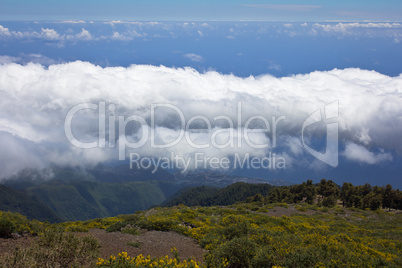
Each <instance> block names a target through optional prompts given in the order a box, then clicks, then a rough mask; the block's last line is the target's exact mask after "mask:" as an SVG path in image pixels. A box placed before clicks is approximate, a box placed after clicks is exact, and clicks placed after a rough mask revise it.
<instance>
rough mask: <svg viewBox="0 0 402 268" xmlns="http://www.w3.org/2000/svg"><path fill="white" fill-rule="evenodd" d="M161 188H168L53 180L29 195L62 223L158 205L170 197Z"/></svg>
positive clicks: (154, 184) (152, 184)
mask: <svg viewBox="0 0 402 268" xmlns="http://www.w3.org/2000/svg"><path fill="white" fill-rule="evenodd" d="M161 186H166V185H165V184H161V183H160V182H157V181H146V182H144V181H143V182H126V183H101V182H91V181H81V180H77V181H72V182H71V183H64V182H62V181H51V182H48V183H44V184H41V185H39V186H35V187H31V188H28V189H27V192H28V193H29V195H30V196H32V197H34V196H36V197H37V198H38V199H39V200H41V201H42V202H44V203H46V204H49V206H50V208H51V209H52V210H53V211H54V212H55V213H56V214H57V215H59V216H60V218H62V219H63V220H70V221H75V220H87V219H92V218H100V217H108V216H115V215H118V214H128V213H134V212H135V211H136V210H144V209H147V208H149V207H151V206H154V205H158V204H160V203H162V202H163V201H164V200H165V199H166V198H167V197H168V196H169V192H167V191H165V192H164V191H163V190H162V188H161ZM171 187H172V188H174V187H173V186H172V185H171ZM175 190H177V188H176V189H175Z"/></svg>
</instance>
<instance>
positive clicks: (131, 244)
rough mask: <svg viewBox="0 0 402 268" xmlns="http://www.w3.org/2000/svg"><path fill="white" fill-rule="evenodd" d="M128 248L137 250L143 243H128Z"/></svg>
mask: <svg viewBox="0 0 402 268" xmlns="http://www.w3.org/2000/svg"><path fill="white" fill-rule="evenodd" d="M127 246H130V247H135V248H140V247H141V242H138V241H135V242H128V243H127Z"/></svg>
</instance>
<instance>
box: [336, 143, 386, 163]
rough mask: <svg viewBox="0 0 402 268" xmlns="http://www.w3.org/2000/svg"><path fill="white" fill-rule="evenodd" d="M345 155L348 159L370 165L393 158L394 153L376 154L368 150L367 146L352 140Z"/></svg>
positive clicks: (347, 145)
mask: <svg viewBox="0 0 402 268" xmlns="http://www.w3.org/2000/svg"><path fill="white" fill-rule="evenodd" d="M343 155H344V156H345V157H346V159H348V160H352V161H357V162H360V163H365V164H370V165H372V164H378V163H381V162H386V161H391V160H392V155H391V154H390V153H385V152H380V153H377V154H375V153H373V152H370V151H369V150H367V149H366V148H365V147H363V146H361V145H358V144H355V143H352V142H350V143H347V144H346V148H345V151H344V152H343Z"/></svg>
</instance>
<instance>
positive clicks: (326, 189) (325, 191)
mask: <svg viewBox="0 0 402 268" xmlns="http://www.w3.org/2000/svg"><path fill="white" fill-rule="evenodd" d="M317 192H318V194H319V195H322V196H323V197H328V196H331V195H333V196H335V197H339V193H340V191H339V188H338V186H337V185H336V183H335V182H333V181H332V180H325V179H322V180H321V181H320V183H319V184H318V186H317Z"/></svg>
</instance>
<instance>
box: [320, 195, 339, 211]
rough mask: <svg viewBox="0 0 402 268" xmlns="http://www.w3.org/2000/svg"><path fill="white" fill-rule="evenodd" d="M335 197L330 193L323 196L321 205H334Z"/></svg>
mask: <svg viewBox="0 0 402 268" xmlns="http://www.w3.org/2000/svg"><path fill="white" fill-rule="evenodd" d="M336 202H337V199H336V197H335V196H333V195H330V196H328V197H325V198H324V200H323V201H322V205H323V206H324V207H330V208H332V207H334V206H335V205H336Z"/></svg>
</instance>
